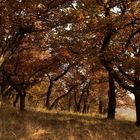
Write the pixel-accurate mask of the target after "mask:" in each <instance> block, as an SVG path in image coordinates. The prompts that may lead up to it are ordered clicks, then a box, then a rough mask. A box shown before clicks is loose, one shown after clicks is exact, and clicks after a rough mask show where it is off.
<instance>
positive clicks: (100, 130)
mask: <svg viewBox="0 0 140 140" xmlns="http://www.w3.org/2000/svg"><path fill="white" fill-rule="evenodd" d="M0 114H1V115H0V126H1V127H0V129H1V130H0V132H1V133H0V137H1V140H140V128H136V127H135V124H134V122H131V121H126V120H125V121H121V120H116V121H112V120H106V119H104V118H97V117H95V116H93V115H91V114H87V115H82V114H76V113H67V112H61V113H60V112H37V111H27V112H23V113H21V112H19V111H18V110H16V109H13V108H10V107H8V108H7V107H4V108H1V110H0Z"/></svg>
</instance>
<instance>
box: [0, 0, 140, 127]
mask: <svg viewBox="0 0 140 140" xmlns="http://www.w3.org/2000/svg"><path fill="white" fill-rule="evenodd" d="M0 3H1V4H0V9H1V11H0V25H1V26H0V86H1V95H2V97H5V96H8V97H9V98H10V97H11V96H13V95H16V98H15V100H14V103H13V104H14V106H16V104H17V101H18V99H19V100H20V110H21V111H23V110H24V108H25V99H26V94H27V96H28V97H29V99H32V98H33V97H34V96H35V98H36V99H37V100H41V99H43V101H44V104H45V106H46V108H47V109H52V108H54V107H59V108H61V109H62V108H63V109H68V110H74V111H79V112H84V113H85V112H88V111H90V109H91V104H96V103H97V101H99V103H100V106H99V108H100V111H102V98H103V97H104V96H107V95H106V91H104V92H105V93H104V94H99V93H96V87H95V86H94V85H95V84H96V85H99V84H101V85H102V83H105V87H101V88H106V89H107V90H108V97H109V99H108V100H109V102H108V109H107V110H108V118H115V108H116V87H117V88H118V87H119V88H120V89H121V88H122V89H124V90H126V91H129V92H131V93H133V94H134V96H135V106H136V116H137V122H136V124H137V125H140V59H139V57H140V46H139V45H140V42H139V37H140V25H139V23H140V15H139V9H140V2H139V1H138V0H114V1H111V0H47V1H46V0H32V1H27V0H10V1H8V0H5V1H1V2H0ZM106 83H108V84H106ZM116 84H118V85H119V86H118V85H117V86H116ZM56 94H57V95H56ZM40 97H41V98H40ZM60 100H61V103H60ZM62 104H64V105H63V107H62ZM92 107H93V106H92Z"/></svg>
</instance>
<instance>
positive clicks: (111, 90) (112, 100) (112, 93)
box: [107, 73, 116, 119]
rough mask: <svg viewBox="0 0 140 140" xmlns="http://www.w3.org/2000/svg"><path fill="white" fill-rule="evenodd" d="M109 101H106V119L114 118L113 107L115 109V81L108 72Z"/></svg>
mask: <svg viewBox="0 0 140 140" xmlns="http://www.w3.org/2000/svg"><path fill="white" fill-rule="evenodd" d="M108 96H109V103H108V114H107V118H108V119H115V109H116V94H115V83H114V79H113V77H112V75H111V73H109V93H108Z"/></svg>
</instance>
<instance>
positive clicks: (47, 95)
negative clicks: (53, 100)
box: [45, 80, 53, 109]
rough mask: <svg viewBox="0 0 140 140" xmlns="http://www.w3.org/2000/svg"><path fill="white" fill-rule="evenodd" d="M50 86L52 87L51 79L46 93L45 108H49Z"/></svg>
mask: <svg viewBox="0 0 140 140" xmlns="http://www.w3.org/2000/svg"><path fill="white" fill-rule="evenodd" d="M52 87H53V81H51V80H50V85H49V87H48V91H47V93H46V103H45V105H46V108H47V109H49V108H50V96H51V93H52Z"/></svg>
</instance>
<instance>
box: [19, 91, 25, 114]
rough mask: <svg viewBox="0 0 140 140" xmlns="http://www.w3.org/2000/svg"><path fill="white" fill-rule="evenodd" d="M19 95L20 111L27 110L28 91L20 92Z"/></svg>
mask: <svg viewBox="0 0 140 140" xmlns="http://www.w3.org/2000/svg"><path fill="white" fill-rule="evenodd" d="M19 96H20V111H25V96H26V93H25V92H21V93H20V94H19Z"/></svg>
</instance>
